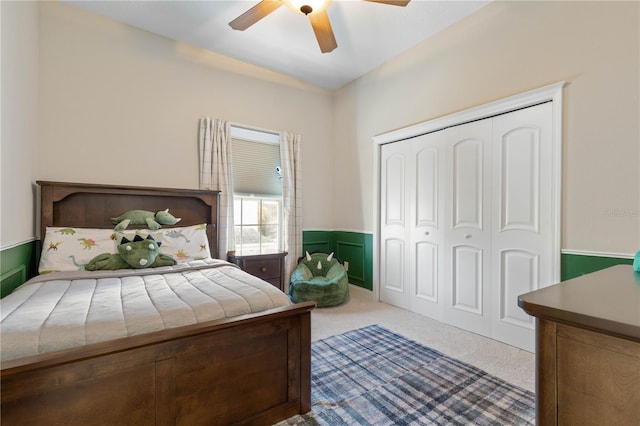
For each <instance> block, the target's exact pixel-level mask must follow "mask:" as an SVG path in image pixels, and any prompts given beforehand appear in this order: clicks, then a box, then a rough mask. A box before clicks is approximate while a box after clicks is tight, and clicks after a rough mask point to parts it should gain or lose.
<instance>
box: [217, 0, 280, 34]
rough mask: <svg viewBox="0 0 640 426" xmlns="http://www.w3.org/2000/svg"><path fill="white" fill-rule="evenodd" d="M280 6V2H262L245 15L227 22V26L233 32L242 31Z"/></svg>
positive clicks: (265, 0)
mask: <svg viewBox="0 0 640 426" xmlns="http://www.w3.org/2000/svg"><path fill="white" fill-rule="evenodd" d="M280 6H282V1H281V0H262V1H261V2H260V3H258V4H256V5H255V6H253V7H252V8H251V9H249V10H247V11H246V12H245V13H243V14H242V15H240V16H238V17H237V18H236V19H234V20H233V21H231V22H229V26H230V27H231V28H233V29H234V30H239V31H244V30H246V29H247V28H249V27H250V26H252V25H253V24H255V23H256V22H258V21H259V20H261V19H262V18H264V17H265V16H267V15H268V14H270V13H271V12H273V11H274V10H276V9H277V8H279V7H280Z"/></svg>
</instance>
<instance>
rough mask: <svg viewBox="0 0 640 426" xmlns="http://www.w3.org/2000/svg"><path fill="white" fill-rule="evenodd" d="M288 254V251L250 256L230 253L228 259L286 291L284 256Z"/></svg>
mask: <svg viewBox="0 0 640 426" xmlns="http://www.w3.org/2000/svg"><path fill="white" fill-rule="evenodd" d="M286 255H287V253H286V252H283V253H269V254H255V255H249V256H239V255H236V254H235V253H228V254H227V260H228V261H229V262H231V263H235V264H236V265H238V266H239V267H240V268H241V269H242V270H243V271H245V272H248V273H249V274H251V275H255V276H256V277H258V278H262V279H263V280H265V281H267V282H269V283H271V284H273V285H274V286H276V287H278V288H279V289H280V290H281V291H284V278H285V277H284V257H285V256H286Z"/></svg>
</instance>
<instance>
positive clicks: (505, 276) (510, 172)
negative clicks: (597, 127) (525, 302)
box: [491, 103, 556, 351]
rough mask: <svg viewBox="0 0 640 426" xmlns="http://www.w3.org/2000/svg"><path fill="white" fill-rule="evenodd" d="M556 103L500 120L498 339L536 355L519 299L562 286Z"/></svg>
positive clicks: (495, 251) (496, 140)
mask: <svg viewBox="0 0 640 426" xmlns="http://www.w3.org/2000/svg"><path fill="white" fill-rule="evenodd" d="M552 122H553V121H552V104H551V103H546V104H541V105H537V106H533V107H529V108H525V109H522V110H519V111H514V112H512V113H509V114H504V115H501V116H498V117H495V118H494V130H493V147H494V152H493V168H494V179H493V180H494V184H493V199H494V204H495V206H496V209H495V210H496V213H497V214H496V215H495V216H494V226H493V235H492V245H493V248H492V258H493V266H492V269H493V270H494V271H495V272H494V275H495V283H494V289H493V295H492V299H493V300H494V301H495V302H496V305H497V306H498V307H499V309H495V310H494V311H493V313H492V324H491V329H492V337H494V338H495V339H497V340H501V341H504V342H507V343H511V344H514V345H517V346H519V347H521V348H524V349H527V350H530V351H533V350H534V328H535V327H534V322H533V319H532V318H530V317H529V316H528V315H526V314H525V313H524V312H523V311H522V310H521V309H520V308H519V307H518V306H517V297H518V295H519V294H523V293H527V292H530V291H533V290H536V289H538V288H541V287H544V286H547V285H550V284H552V283H554V282H556V277H554V276H553V272H552V271H553V261H554V258H555V253H553V235H554V230H553V225H552V221H553V219H552V214H553V206H554V200H553V199H552V197H553V187H552V175H553V170H552V166H553V164H554V160H553V138H552V133H551V125H552Z"/></svg>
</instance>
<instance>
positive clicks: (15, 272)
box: [0, 241, 40, 297]
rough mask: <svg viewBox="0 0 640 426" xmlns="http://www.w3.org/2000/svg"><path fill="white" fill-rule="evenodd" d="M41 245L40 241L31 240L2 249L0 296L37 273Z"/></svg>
mask: <svg viewBox="0 0 640 426" xmlns="http://www.w3.org/2000/svg"><path fill="white" fill-rule="evenodd" d="M39 246H40V244H39V241H31V242H29V243H24V244H20V245H18V246H16V247H11V248H8V249H5V250H2V251H0V297H4V296H6V295H7V294H9V293H11V292H12V291H13V289H15V288H16V287H18V286H19V285H20V284H22V283H24V282H25V281H26V280H28V279H29V278H31V277H33V276H34V275H35V274H36V271H37V269H38V268H37V266H36V257H37V256H36V254H37V253H39V252H40V250H39Z"/></svg>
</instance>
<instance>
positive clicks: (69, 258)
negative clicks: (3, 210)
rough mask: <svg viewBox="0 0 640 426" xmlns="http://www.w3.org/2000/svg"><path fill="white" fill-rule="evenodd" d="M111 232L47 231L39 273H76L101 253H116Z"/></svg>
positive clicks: (113, 234)
mask: <svg viewBox="0 0 640 426" xmlns="http://www.w3.org/2000/svg"><path fill="white" fill-rule="evenodd" d="M117 252H118V250H117V248H116V233H115V231H114V230H113V229H94V228H71V227H47V229H46V232H45V236H44V241H43V242H42V254H41V255H40V264H39V265H38V272H39V273H40V274H46V273H47V272H54V271H78V270H82V269H84V265H86V264H87V263H89V261H90V260H91V259H93V258H94V257H95V256H97V255H99V254H102V253H110V254H111V253H117Z"/></svg>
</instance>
